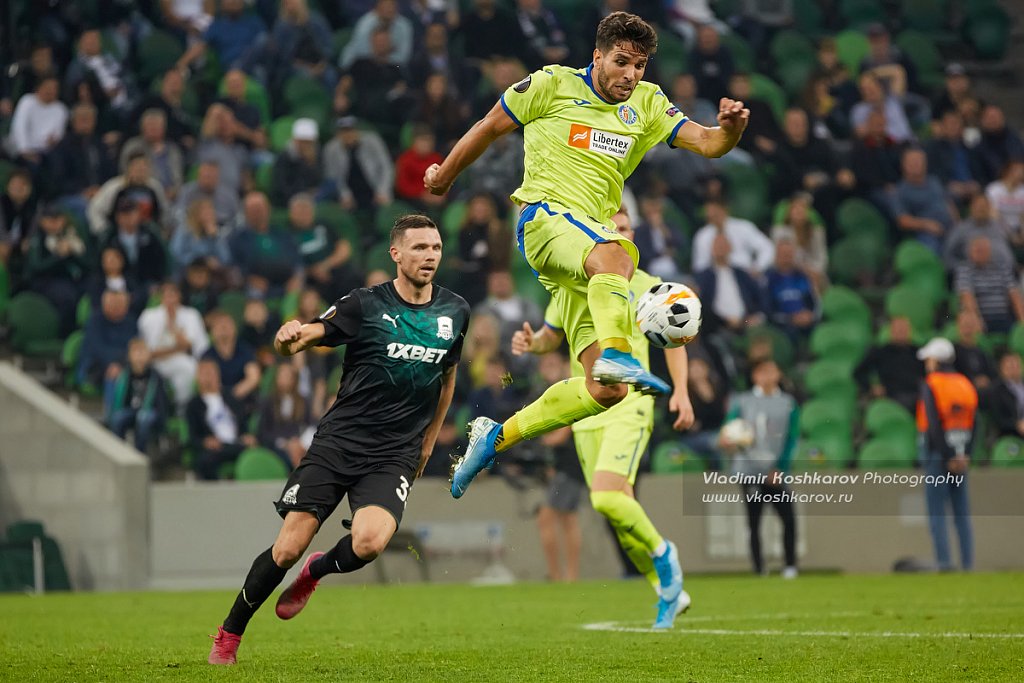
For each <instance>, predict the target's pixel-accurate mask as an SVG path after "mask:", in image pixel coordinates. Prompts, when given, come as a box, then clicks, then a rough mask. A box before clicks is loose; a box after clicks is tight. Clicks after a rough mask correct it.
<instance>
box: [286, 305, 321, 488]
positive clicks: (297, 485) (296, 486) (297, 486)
mask: <svg viewBox="0 0 1024 683" xmlns="http://www.w3.org/2000/svg"><path fill="white" fill-rule="evenodd" d="M332 308H333V307H332ZM281 502H282V503H284V504H285V505H298V504H299V484H296V485H295V486H293V487H291V488H290V489H288V490H287V491H285V492H284V495H283V496H281Z"/></svg>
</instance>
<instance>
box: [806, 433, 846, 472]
mask: <svg viewBox="0 0 1024 683" xmlns="http://www.w3.org/2000/svg"><path fill="white" fill-rule="evenodd" d="M851 460H853V445H852V444H851V442H850V436H849V434H847V433H845V432H843V431H841V430H824V431H821V432H819V433H817V434H815V435H813V436H808V437H804V438H802V439H800V441H799V442H798V443H797V447H796V453H794V455H793V468H794V469H805V470H815V469H843V468H845V467H847V466H848V465H849V464H850V461H851Z"/></svg>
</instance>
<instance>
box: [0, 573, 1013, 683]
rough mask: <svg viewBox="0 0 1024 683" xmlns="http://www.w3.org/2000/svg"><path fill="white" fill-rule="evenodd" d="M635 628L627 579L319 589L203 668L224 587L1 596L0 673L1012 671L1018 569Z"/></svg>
mask: <svg viewBox="0 0 1024 683" xmlns="http://www.w3.org/2000/svg"><path fill="white" fill-rule="evenodd" d="M686 588H687V590H688V591H689V592H690V594H691V595H692V596H693V600H694V605H693V608H692V609H691V610H690V611H689V612H688V613H687V614H685V615H682V616H681V617H680V618H679V619H678V620H677V623H676V628H675V629H674V630H672V631H671V632H647V631H645V630H644V629H646V627H647V626H649V625H650V623H651V622H652V621H653V618H654V608H653V605H654V598H653V593H652V592H651V591H650V589H649V588H648V587H647V586H646V585H645V584H642V583H640V582H612V583H582V584H576V585H538V584H524V585H516V586H507V587H486V588H484V587H469V586H462V585H425V586H419V585H417V586H411V585H410V586H393V587H376V586H374V587H366V588H348V587H345V588H338V587H335V588H331V587H324V588H321V589H320V590H319V591H317V593H316V594H315V595H314V596H313V599H312V600H311V602H310V604H309V606H308V607H307V608H306V611H305V612H303V613H302V614H301V615H299V616H298V617H296V618H295V619H294V620H293V621H291V622H282V621H279V620H278V619H277V618H276V617H275V616H274V613H273V607H272V603H273V600H275V599H276V596H275V597H273V598H271V600H270V601H268V603H267V604H266V605H264V607H263V609H262V610H261V611H260V613H259V614H257V616H256V618H255V619H253V621H252V624H251V625H250V627H249V630H248V632H247V633H246V636H245V639H244V640H243V642H242V647H241V649H240V650H239V664H238V665H237V666H236V667H225V668H215V667H211V666H209V665H207V664H206V656H207V654H208V652H209V649H210V642H211V641H210V640H209V638H207V634H209V633H213V632H214V631H215V629H216V626H217V624H219V623H220V621H221V619H222V618H223V617H224V615H225V613H226V611H227V609H228V607H229V605H230V603H231V601H232V599H233V597H234V594H233V593H228V592H202V593H138V594H103V595H97V594H70V595H56V594H55V595H48V596H45V597H38V598H37V597H31V596H20V595H18V596H6V597H3V598H0V615H2V618H0V680H12V681H19V682H20V681H30V680H31V681H34V680H45V681H101V680H103V681H115V680H139V681H154V680H189V681H191V680H195V681H264V680H265V681H288V682H289V683H295V682H297V681H341V680H345V681H385V680H386V681H417V682H418V681H459V683H476V682H478V681H530V682H533V681H573V682H574V683H578V682H579V681H839V680H856V681H910V680H915V681H916V680H920V681H946V680H948V681H954V680H955V681H963V680H979V681H1022V680H1024V575H1021V574H973V575H959V574H946V575H936V576H931V575H929V576H923V575H917V576H802V577H800V579H798V580H796V581H782V580H781V579H778V578H766V579H758V578H739V577H736V578H732V577H699V576H695V577H691V578H689V579H687V582H686Z"/></svg>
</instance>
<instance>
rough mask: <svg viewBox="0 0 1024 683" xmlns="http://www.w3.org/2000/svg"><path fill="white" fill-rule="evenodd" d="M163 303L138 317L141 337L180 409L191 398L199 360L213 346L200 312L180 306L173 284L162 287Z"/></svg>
mask: <svg viewBox="0 0 1024 683" xmlns="http://www.w3.org/2000/svg"><path fill="white" fill-rule="evenodd" d="M160 296H161V301H160V305H159V306H157V307H155V308H148V309H146V310H145V311H143V312H142V315H141V316H139V334H140V335H141V336H142V338H143V339H144V340H145V341H146V345H147V346H148V347H149V349H150V351H152V352H153V353H152V358H153V367H154V368H155V369H156V371H157V372H158V373H160V375H161V376H162V377H163V378H164V379H166V380H167V382H168V383H169V384H170V386H171V387H172V388H173V390H174V401H175V403H176V404H177V405H178V406H179V408H180V407H182V406H184V405H185V404H186V403H188V400H189V399H190V398H191V397H192V394H193V389H192V385H193V382H194V381H195V378H196V365H197V359H198V358H199V357H200V356H202V355H203V354H204V353H205V352H206V350H207V349H208V348H209V347H210V340H209V337H208V336H207V334H206V326H205V325H204V324H203V318H202V316H201V315H199V311H197V310H196V309H194V308H191V307H189V306H182V305H181V290H180V289H179V288H178V285H177V284H176V283H175V282H173V281H167V282H165V283H164V284H163V285H161V287H160Z"/></svg>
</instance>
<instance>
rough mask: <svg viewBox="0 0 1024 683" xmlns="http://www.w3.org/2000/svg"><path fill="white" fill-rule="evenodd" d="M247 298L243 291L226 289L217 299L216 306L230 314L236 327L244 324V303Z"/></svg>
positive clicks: (239, 327)
mask: <svg viewBox="0 0 1024 683" xmlns="http://www.w3.org/2000/svg"><path fill="white" fill-rule="evenodd" d="M247 300H248V297H246V295H245V292H240V291H227V292H224V293H223V294H221V295H220V297H219V298H218V299H217V308H219V309H220V310H222V311H224V312H225V313H227V314H228V315H230V316H231V318H232V320H234V321H235V324H236V325H238V329H241V328H242V325H244V324H245V320H244V317H245V303H246V301H247Z"/></svg>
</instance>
